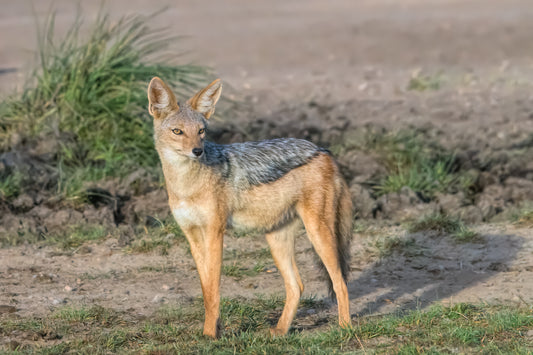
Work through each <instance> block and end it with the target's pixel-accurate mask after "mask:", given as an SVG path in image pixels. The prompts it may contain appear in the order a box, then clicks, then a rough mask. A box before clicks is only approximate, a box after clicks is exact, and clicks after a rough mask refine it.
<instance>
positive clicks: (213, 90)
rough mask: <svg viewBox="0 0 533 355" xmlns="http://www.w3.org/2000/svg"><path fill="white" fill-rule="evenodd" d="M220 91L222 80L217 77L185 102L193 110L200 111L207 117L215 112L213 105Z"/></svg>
mask: <svg viewBox="0 0 533 355" xmlns="http://www.w3.org/2000/svg"><path fill="white" fill-rule="evenodd" d="M221 93H222V82H221V81H220V79H217V80H215V81H213V82H212V83H211V84H209V85H207V87H205V88H204V89H202V90H200V91H199V92H198V93H197V94H196V95H194V96H193V97H191V98H190V99H189V101H187V102H188V103H189V105H191V107H192V108H193V109H194V110H196V111H198V112H200V113H202V114H203V115H204V116H205V118H209V117H211V116H212V115H213V113H215V105H216V103H217V101H218V99H219V98H220V94H221Z"/></svg>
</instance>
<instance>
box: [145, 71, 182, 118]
mask: <svg viewBox="0 0 533 355" xmlns="http://www.w3.org/2000/svg"><path fill="white" fill-rule="evenodd" d="M177 108H178V103H177V101H176V97H175V96H174V94H173V93H172V90H170V88H169V87H168V86H167V84H165V83H164V82H163V80H161V79H159V78H158V77H157V76H156V77H154V78H153V79H152V80H151V81H150V85H148V112H150V115H152V116H154V118H159V117H160V116H161V114H162V113H165V112H170V111H171V110H173V109H177Z"/></svg>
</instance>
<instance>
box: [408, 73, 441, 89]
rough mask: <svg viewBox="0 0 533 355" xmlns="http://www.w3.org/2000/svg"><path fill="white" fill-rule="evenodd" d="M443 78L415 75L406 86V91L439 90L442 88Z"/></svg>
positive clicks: (438, 75) (439, 75) (439, 76)
mask: <svg viewBox="0 0 533 355" xmlns="http://www.w3.org/2000/svg"><path fill="white" fill-rule="evenodd" d="M443 82H444V78H443V77H442V75H441V74H436V75H420V73H415V74H413V76H412V77H411V79H410V80H409V83H408V84H407V90H414V91H428V90H439V89H440V88H441V87H442V84H443Z"/></svg>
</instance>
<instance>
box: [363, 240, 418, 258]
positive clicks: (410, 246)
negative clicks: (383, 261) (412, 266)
mask: <svg viewBox="0 0 533 355" xmlns="http://www.w3.org/2000/svg"><path fill="white" fill-rule="evenodd" d="M365 244H366V245H365V251H366V253H367V254H369V255H373V256H376V257H378V258H386V257H388V256H390V255H392V254H393V253H394V252H397V253H402V254H405V255H409V256H417V255H420V254H421V253H422V249H421V248H420V247H419V246H418V245H417V244H416V241H415V240H414V239H413V238H400V237H394V236H378V237H374V238H369V240H368V241H366V243H365Z"/></svg>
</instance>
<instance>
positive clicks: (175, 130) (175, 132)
mask: <svg viewBox="0 0 533 355" xmlns="http://www.w3.org/2000/svg"><path fill="white" fill-rule="evenodd" d="M172 133H174V134H176V135H178V136H179V135H180V134H183V131H182V130H181V129H179V128H174V129H173V130H172Z"/></svg>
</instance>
